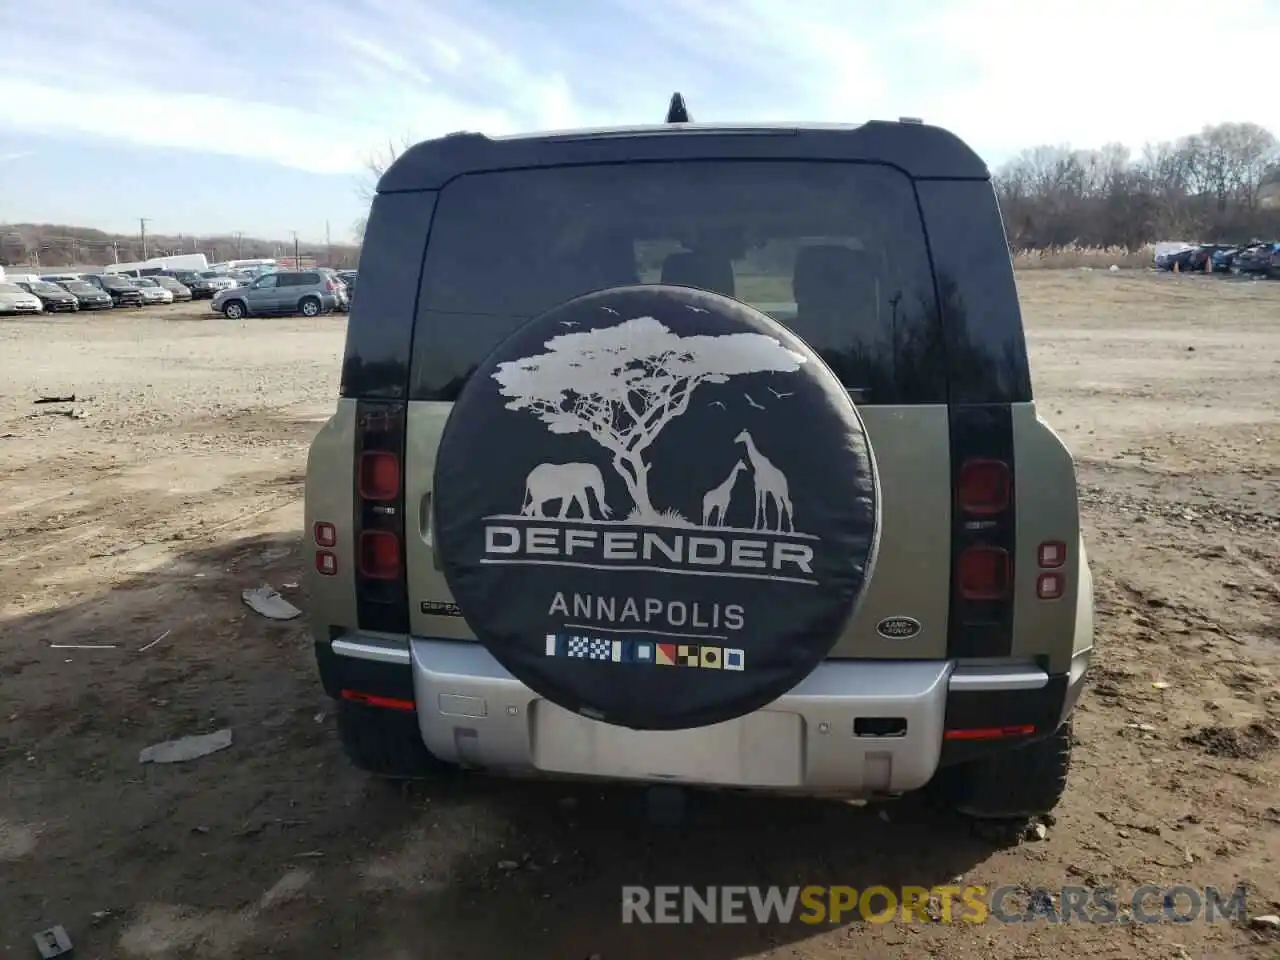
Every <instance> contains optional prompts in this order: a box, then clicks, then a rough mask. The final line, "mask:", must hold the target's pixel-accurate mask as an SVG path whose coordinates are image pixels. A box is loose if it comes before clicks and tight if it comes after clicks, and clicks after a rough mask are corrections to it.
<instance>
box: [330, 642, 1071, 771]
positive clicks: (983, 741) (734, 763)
mask: <svg viewBox="0 0 1280 960" xmlns="http://www.w3.org/2000/svg"><path fill="white" fill-rule="evenodd" d="M316 653H317V658H318V660H319V665H320V673H321V678H322V680H323V682H324V685H325V689H326V691H327V692H328V693H329V694H330V696H333V697H343V696H348V697H350V698H353V699H358V698H361V696H363V697H364V698H370V697H372V698H377V699H378V700H380V702H383V703H384V704H387V705H398V706H400V707H403V708H405V709H412V710H414V711H415V712H416V715H417V721H418V727H419V730H420V731H421V733H422V739H423V742H424V743H425V744H426V746H427V749H428V750H430V751H431V753H433V754H434V755H435V756H436V757H438V758H439V759H441V760H444V761H446V762H449V763H456V764H460V765H462V766H467V767H475V768H481V769H487V770H491V771H494V772H507V773H514V774H521V775H528V774H543V775H547V776H553V777H554V776H561V777H579V776H585V777H603V778H608V779H617V780H635V781H649V782H666V783H671V782H677V783H688V784H698V785H708V786H720V787H732V788H742V789H758V790H769V791H776V792H786V793H799V794H808V795H836V796H875V795H883V794H897V793H906V792H909V791H912V790H916V789H919V788H921V787H923V786H925V785H926V784H927V783H928V782H929V781H930V780H931V779H932V778H933V776H934V774H935V773H936V772H937V770H938V768H939V767H941V766H945V765H947V764H950V763H957V762H961V761H965V760H971V759H976V758H977V757H979V756H981V755H982V754H984V753H989V752H992V751H995V750H1000V749H1008V748H1010V747H1012V746H1015V745H1018V744H1021V743H1026V742H1028V741H1030V740H1034V739H1036V738H1038V737H1042V736H1047V735H1048V734H1049V733H1051V732H1052V731H1053V730H1055V729H1056V728H1057V727H1058V726H1059V725H1060V724H1061V723H1062V721H1063V720H1065V719H1066V717H1067V715H1068V714H1069V713H1070V711H1071V709H1072V708H1073V707H1074V705H1075V702H1076V699H1078V697H1079V693H1080V689H1081V687H1082V686H1083V681H1084V673H1085V668H1086V667H1087V665H1088V659H1089V654H1088V653H1087V652H1086V653H1085V654H1082V655H1080V656H1078V657H1077V661H1078V663H1073V665H1072V670H1071V671H1070V673H1067V674H1060V675H1057V676H1050V675H1049V674H1047V673H1045V672H1044V671H1043V670H1041V669H1039V668H1038V667H1036V666H1033V665H1030V664H1012V663H1011V664H1000V665H994V666H993V665H986V666H979V665H961V664H957V663H956V662H954V661H910V660H901V661H871V660H859V661H854V660H829V661H827V662H825V663H823V664H822V665H821V666H819V667H818V669H817V670H815V671H814V672H813V673H812V674H810V675H809V677H807V678H806V679H805V680H804V681H803V682H801V683H800V684H799V685H798V686H797V687H795V688H794V689H793V690H792V691H791V692H789V693H787V694H785V695H784V696H782V697H780V698H779V699H778V700H776V701H774V702H773V703H771V704H770V705H769V706H767V707H765V708H763V709H761V710H758V711H756V712H755V713H752V714H749V715H747V716H745V717H741V718H739V719H737V720H733V721H730V722H728V723H721V724H716V725H714V726H710V727H703V728H699V729H694V730H680V731H636V730H627V729H625V728H621V727H614V726H610V725H607V724H602V723H599V722H597V721H594V720H589V719H587V718H585V717H580V716H577V715H575V714H572V713H569V712H568V711H565V710H563V709H561V708H560V707H557V706H556V705H554V704H552V703H550V702H548V701H546V700H543V699H542V698H540V697H539V696H538V695H537V694H535V693H534V692H533V691H531V690H530V689H529V688H528V687H526V686H525V685H524V684H523V683H521V682H520V681H519V680H517V679H515V678H514V677H513V676H511V674H510V673H508V672H507V671H506V669H504V668H503V667H502V666H501V665H500V664H499V663H498V662H497V661H496V660H495V659H494V658H493V656H492V655H491V654H490V653H489V652H488V651H487V650H485V649H484V648H483V647H482V646H480V645H479V644H476V643H470V642H460V641H450V640H430V639H421V638H414V639H412V640H411V641H410V643H409V645H408V647H407V648H406V647H405V645H404V644H403V641H401V642H399V643H395V644H392V643H388V642H387V641H384V640H381V639H378V638H374V637H366V636H360V635H352V634H347V635H344V636H342V637H341V638H339V639H337V640H335V641H334V642H333V643H332V644H329V643H320V644H317V645H316ZM1015 728H1016V729H1017V730H1018V731H1019V732H1017V733H1013V732H1011V731H1012V730H1013V729H1015ZM1027 728H1032V729H1031V730H1028V729H1027ZM957 731H960V732H959V733H957ZM998 734H1000V735H998Z"/></svg>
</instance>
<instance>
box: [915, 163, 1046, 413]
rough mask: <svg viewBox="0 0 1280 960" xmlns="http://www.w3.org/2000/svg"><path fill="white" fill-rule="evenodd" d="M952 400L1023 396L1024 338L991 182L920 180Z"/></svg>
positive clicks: (1026, 380) (1027, 379)
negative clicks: (944, 335)
mask: <svg viewBox="0 0 1280 960" xmlns="http://www.w3.org/2000/svg"><path fill="white" fill-rule="evenodd" d="M919 192H920V206H921V209H922V210H923V211H924V217H925V223H926V224H927V225H928V229H929V243H930V248H931V250H932V251H933V262H934V268H935V270H936V272H937V277H938V291H939V295H940V297H941V299H942V323H943V329H944V331H945V333H946V341H947V356H948V358H949V361H950V369H951V378H950V389H951V401H952V402H953V403H1017V402H1022V401H1028V400H1030V399H1031V374H1030V370H1029V368H1028V366H1027V344H1026V340H1025V339H1024V337H1023V332H1022V312H1021V310H1020V309H1019V307H1018V288H1017V284H1016V283H1015V281H1014V276H1013V263H1012V261H1011V260H1010V258H1009V247H1008V243H1007V242H1006V240H1005V232H1004V225H1003V223H1002V222H1001V218H1000V207H999V206H998V205H997V203H996V198H995V193H994V192H993V190H992V188H991V184H990V183H987V182H986V181H979V180H936V181H921V182H920V184H919Z"/></svg>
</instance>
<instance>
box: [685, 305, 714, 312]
mask: <svg viewBox="0 0 1280 960" xmlns="http://www.w3.org/2000/svg"><path fill="white" fill-rule="evenodd" d="M684 307H685V309H686V310H692V311H693V312H694V313H710V312H711V311H710V310H703V309H702V307H695V306H693V305H692V304H689V303H686V304H685V305H684Z"/></svg>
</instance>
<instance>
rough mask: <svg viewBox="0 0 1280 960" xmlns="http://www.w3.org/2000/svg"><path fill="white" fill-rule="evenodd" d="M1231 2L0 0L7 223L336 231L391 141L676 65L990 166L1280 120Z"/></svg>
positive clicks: (630, 94)
mask: <svg viewBox="0 0 1280 960" xmlns="http://www.w3.org/2000/svg"><path fill="white" fill-rule="evenodd" d="M1247 6H1248V7H1249V13H1248V16H1242V15H1238V14H1239V11H1235V10H1234V8H1232V10H1231V12H1228V13H1224V12H1223V10H1224V8H1222V7H1220V6H1216V5H1212V4H1210V5H1206V4H1205V3H1203V2H1201V0H1160V2H1158V3H1154V4H1153V3H1138V2H1135V0H1107V2H1096V0H1072V2H1071V3H1067V4H1061V3H1049V2H1040V3H1036V2H1027V0H1021V2H1017V0H899V2H897V3H879V2H872V0H736V2H734V3H731V4H730V3H725V4H717V3H714V2H709V0H577V2H571V0H429V2H427V0H307V2H302V0H272V2H269V3H262V2H260V0H258V2H249V0H219V3H217V4H210V5H200V6H197V5H191V4H176V3H173V2H172V0H23V2H17V0H12V2H4V0H0V38H2V39H0V48H2V49H3V54H2V55H0V223H4V222H10V223H13V222H27V221H36V222H58V223H71V224H76V225H79V226H90V227H97V228H99V229H103V230H109V231H119V232H126V233H130V232H135V231H137V230H138V218H139V217H146V218H148V226H147V229H148V230H149V231H151V232H152V233H163V234H178V233H183V234H189V235H190V234H197V235H201V234H213V233H235V232H237V231H238V232H242V233H244V234H247V235H254V236H260V237H267V238H272V239H280V238H287V237H289V236H290V235H291V232H292V231H297V232H298V234H299V236H300V237H301V238H302V239H304V240H311V241H323V240H324V239H325V235H326V224H327V225H328V230H329V232H330V235H331V236H332V238H333V240H334V241H335V242H338V241H342V240H349V239H350V235H351V230H352V226H353V224H354V223H355V222H356V221H357V220H358V219H359V218H360V217H361V216H362V214H363V212H364V209H365V205H366V200H365V198H364V196H363V191H364V189H365V188H366V187H367V185H368V183H369V176H368V173H367V164H368V161H369V159H370V158H371V157H376V156H378V155H379V154H380V153H381V152H385V151H386V149H387V144H388V143H395V144H404V143H406V142H414V141H417V140H422V139H427V138H429V137H433V136H439V135H441V134H445V133H449V132H452V131H456V130H463V129H466V130H475V131H479V132H482V133H489V134H505V133H519V132H531V131H538V130H556V129H565V128H571V127H581V126H609V125H616V124H633V123H650V122H659V121H661V120H662V119H663V116H664V114H665V110H666V106H667V102H668V101H669V99H670V96H671V93H672V92H673V91H675V90H679V91H680V92H681V93H683V94H684V96H685V99H686V101H687V103H688V105H689V110H690V112H691V113H692V114H693V116H694V119H695V120H700V121H701V120H709V121H725V122H744V121H752V122H772V121H801V122H803V121H818V122H845V123H857V122H861V121H863V120H867V119H890V120H892V119H896V118H898V117H900V116H911V117H921V118H923V119H924V120H925V121H926V122H928V123H934V124H938V125H940V126H944V127H947V128H949V129H951V130H952V131H954V132H955V133H957V134H958V135H959V136H961V137H962V138H964V139H965V140H966V141H968V142H969V144H970V145H971V146H972V147H973V148H974V149H975V150H977V151H978V153H979V154H981V155H982V156H983V158H984V159H985V160H986V161H987V163H988V164H990V165H991V166H992V167H996V166H998V165H999V164H1000V163H1002V162H1004V161H1005V160H1007V159H1009V158H1010V157H1011V156H1013V155H1014V154H1016V153H1017V152H1018V151H1019V150H1020V149H1022V148H1024V147H1028V146H1033V145H1036V144H1041V143H1053V144H1071V145H1073V146H1076V147H1081V148H1084V147H1095V146H1100V145H1102V144H1103V143H1106V142H1109V141H1117V140H1118V141H1122V142H1125V143H1128V144H1130V145H1132V146H1134V147H1140V146H1141V145H1142V143H1144V142H1146V141H1154V140H1162V139H1171V138H1174V137H1178V136H1181V135H1183V134H1186V133H1191V132H1195V131H1196V130H1199V129H1200V128H1201V127H1203V126H1204V125H1206V124H1210V123H1219V122H1223V121H1228V120H1231V121H1252V122H1255V123H1260V124H1262V125H1263V126H1265V127H1268V128H1269V129H1271V130H1272V131H1274V132H1276V133H1277V134H1280V99H1277V98H1276V97H1274V96H1267V95H1261V94H1260V95H1258V96H1254V95H1249V96H1239V95H1237V94H1238V93H1239V87H1240V85H1241V84H1242V83H1243V78H1247V77H1249V76H1254V77H1257V76H1262V75H1265V74H1266V72H1267V71H1268V70H1269V69H1271V66H1272V65H1273V62H1274V54H1275V50H1276V42H1277V38H1280V0H1250V2H1249V3H1248V4H1247ZM1257 70H1261V71H1262V73H1261V74H1258V73H1256V72H1253V71H1257ZM1264 87H1265V84H1264ZM1259 89H1261V88H1259ZM1233 91H1234V92H1233Z"/></svg>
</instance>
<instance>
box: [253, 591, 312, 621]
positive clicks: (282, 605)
mask: <svg viewBox="0 0 1280 960" xmlns="http://www.w3.org/2000/svg"><path fill="white" fill-rule="evenodd" d="M240 596H242V597H243V598H244V602H245V603H247V604H248V605H249V608H250V609H251V610H253V611H254V612H255V613H260V614H262V615H263V616H264V617H266V618H267V619H269V620H292V619H293V618H294V617H296V616H298V615H300V614H301V613H302V611H301V610H299V609H298V608H297V607H295V606H294V605H293V604H292V603H290V602H289V601H288V600H286V599H285V598H284V597H282V596H280V593H279V591H278V590H276V589H275V588H274V587H272V586H270V585H269V584H265V583H264V584H263V585H262V586H260V587H258V588H257V589H255V590H245V591H244V592H243V593H241V594H240Z"/></svg>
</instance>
